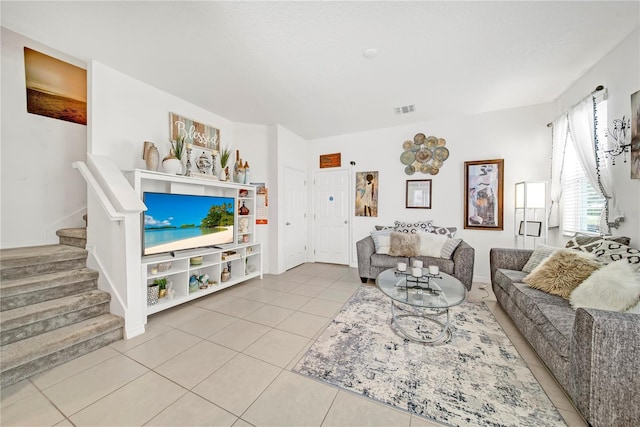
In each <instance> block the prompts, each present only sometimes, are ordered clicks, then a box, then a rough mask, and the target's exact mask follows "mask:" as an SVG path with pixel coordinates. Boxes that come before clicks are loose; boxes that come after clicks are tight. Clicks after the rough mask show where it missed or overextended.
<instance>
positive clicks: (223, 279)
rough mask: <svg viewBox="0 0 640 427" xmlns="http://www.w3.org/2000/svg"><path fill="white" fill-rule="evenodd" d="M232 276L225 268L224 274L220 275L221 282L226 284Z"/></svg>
mask: <svg viewBox="0 0 640 427" xmlns="http://www.w3.org/2000/svg"><path fill="white" fill-rule="evenodd" d="M230 276H231V273H229V270H227V269H226V268H225V269H224V270H222V274H221V275H220V281H222V282H226V281H227V280H229V277H230Z"/></svg>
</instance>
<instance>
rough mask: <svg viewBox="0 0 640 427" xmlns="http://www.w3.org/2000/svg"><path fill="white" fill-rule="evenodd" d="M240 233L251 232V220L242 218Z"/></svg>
mask: <svg viewBox="0 0 640 427" xmlns="http://www.w3.org/2000/svg"><path fill="white" fill-rule="evenodd" d="M239 224H240V226H239V229H238V232H240V233H246V232H247V231H249V218H240V221H239Z"/></svg>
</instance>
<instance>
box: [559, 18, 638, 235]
mask: <svg viewBox="0 0 640 427" xmlns="http://www.w3.org/2000/svg"><path fill="white" fill-rule="evenodd" d="M598 85H603V86H604V87H606V88H607V89H608V93H609V98H608V101H607V113H608V123H606V124H605V123H602V124H601V125H604V126H607V127H608V128H612V127H613V119H620V118H622V116H625V117H630V115H631V94H632V93H635V92H636V91H638V90H640V29H638V30H636V31H634V32H633V33H632V34H630V35H629V37H627V38H626V39H625V40H624V41H623V42H622V43H620V44H619V45H618V46H617V47H616V48H614V49H613V50H612V51H611V52H610V53H609V54H608V55H606V56H605V57H604V58H602V59H601V60H600V61H599V62H598V63H597V64H596V65H595V66H594V67H593V68H592V69H591V70H589V71H588V72H587V73H586V74H585V75H584V76H583V77H582V78H580V79H579V80H578V81H576V83H575V84H574V85H573V86H571V87H570V88H569V89H567V91H566V92H565V93H563V94H562V95H561V96H560V97H559V98H558V101H557V104H558V113H561V112H563V111H566V110H567V109H568V108H569V107H571V106H572V105H574V104H575V103H576V102H578V101H579V100H580V99H582V98H584V97H585V96H586V95H587V94H588V93H589V92H591V91H593V90H594V89H595V88H596V86H598ZM628 138H629V140H628V141H627V142H630V138H631V135H629V137H628ZM601 142H602V141H601ZM629 158H630V156H629V154H627V163H624V161H623V156H619V157H617V158H616V165H615V166H613V168H612V170H613V179H614V182H615V188H616V198H617V200H618V207H619V208H620V209H621V210H622V212H623V213H624V214H625V217H626V218H625V221H624V222H623V223H622V225H621V226H620V228H619V229H618V230H616V229H612V230H611V232H612V234H615V235H625V236H629V237H631V244H632V245H634V246H635V247H640V197H639V196H638V194H639V193H640V179H631V177H630V176H631V169H630V165H629V162H628V159H629ZM607 163H610V161H609V160H607ZM565 240H566V239H565Z"/></svg>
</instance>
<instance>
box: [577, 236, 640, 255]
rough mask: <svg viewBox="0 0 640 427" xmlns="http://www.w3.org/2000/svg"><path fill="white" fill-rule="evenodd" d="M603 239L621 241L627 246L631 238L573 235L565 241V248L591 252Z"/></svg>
mask: <svg viewBox="0 0 640 427" xmlns="http://www.w3.org/2000/svg"><path fill="white" fill-rule="evenodd" d="M603 240H607V241H611V242H617V243H622V244H623V245H627V246H629V244H630V243H631V239H630V238H629V237H626V236H608V237H600V236H575V237H573V238H572V239H571V240H569V241H568V242H567V244H566V245H565V248H567V249H576V250H579V251H583V252H591V251H593V249H594V248H595V247H596V246H598V245H600V243H602V241H603Z"/></svg>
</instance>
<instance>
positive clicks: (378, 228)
mask: <svg viewBox="0 0 640 427" xmlns="http://www.w3.org/2000/svg"><path fill="white" fill-rule="evenodd" d="M395 228H396V226H395V225H376V230H378V231H379V230H395Z"/></svg>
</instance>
